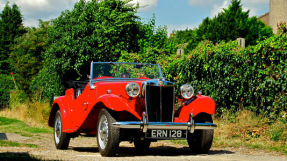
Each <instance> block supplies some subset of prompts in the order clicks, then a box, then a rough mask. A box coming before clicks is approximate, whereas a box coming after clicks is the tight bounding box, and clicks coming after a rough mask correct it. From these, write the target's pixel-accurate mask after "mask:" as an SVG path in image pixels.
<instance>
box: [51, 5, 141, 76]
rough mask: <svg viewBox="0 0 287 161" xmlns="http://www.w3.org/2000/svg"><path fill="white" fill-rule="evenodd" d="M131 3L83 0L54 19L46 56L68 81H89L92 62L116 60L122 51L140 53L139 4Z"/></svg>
mask: <svg viewBox="0 0 287 161" xmlns="http://www.w3.org/2000/svg"><path fill="white" fill-rule="evenodd" d="M129 1H130V0H128V1H122V0H103V1H97V0H93V1H91V2H86V1H85V0H80V1H79V2H78V3H76V4H75V6H74V9H73V10H72V11H69V10H66V11H65V12H62V14H61V15H60V16H59V17H58V18H56V19H54V20H53V22H52V24H53V25H52V26H51V28H50V29H49V33H48V36H49V42H50V43H51V47H50V48H49V50H48V51H47V52H46V57H47V59H49V64H51V65H53V66H55V69H57V72H58V73H59V74H60V75H62V76H63V79H64V80H70V79H73V80H75V79H77V78H80V79H84V78H86V75H85V74H88V71H89V66H90V62H91V61H116V60H117V59H118V58H119V57H120V53H121V51H129V52H131V51H137V50H138V45H137V39H136V38H137V34H138V32H139V31H138V24H139V23H138V21H137V20H138V19H139V17H138V16H136V15H135V13H136V11H137V9H138V5H137V6H130V5H127V3H128V2H129ZM83 73H85V74H84V75H81V74H83Z"/></svg>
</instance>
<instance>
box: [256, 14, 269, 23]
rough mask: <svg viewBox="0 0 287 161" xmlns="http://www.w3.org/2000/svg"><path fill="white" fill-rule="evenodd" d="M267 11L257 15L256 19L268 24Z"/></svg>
mask: <svg viewBox="0 0 287 161" xmlns="http://www.w3.org/2000/svg"><path fill="white" fill-rule="evenodd" d="M269 16H270V14H269V12H267V13H265V14H264V15H261V16H259V17H258V19H260V20H262V21H263V22H264V23H265V24H266V25H269Z"/></svg>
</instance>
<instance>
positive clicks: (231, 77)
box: [164, 35, 287, 117]
mask: <svg viewBox="0 0 287 161" xmlns="http://www.w3.org/2000/svg"><path fill="white" fill-rule="evenodd" d="M286 40H287V38H286V35H282V36H277V35H275V36H272V37H270V38H269V39H266V40H264V41H260V42H259V43H258V45H256V46H249V47H248V48H245V49H242V48H239V47H238V46H237V42H236V41H233V42H229V43H224V42H221V43H219V44H218V45H213V43H212V42H210V41H205V42H202V43H201V44H199V45H198V47H197V48H196V49H195V50H193V51H192V52H191V53H190V55H186V56H184V57H183V58H181V59H178V60H175V61H173V62H172V63H171V64H170V65H169V66H168V67H167V68H166V69H165V70H164V75H165V77H166V78H168V80H170V81H173V82H176V87H177V89H179V87H180V86H181V85H182V84H185V83H190V84H191V85H193V86H194V88H195V91H199V90H200V91H203V93H204V94H205V95H208V96H211V97H212V98H213V99H214V100H215V102H216V105H217V111H218V112H222V110H224V109H230V110H231V111H237V110H238V108H243V107H245V108H247V109H249V110H252V111H254V112H257V113H261V112H264V113H266V114H268V115H269V116H270V117H275V116H276V114H278V113H279V112H280V111H284V110H286V109H287V81H286V80H287V73H286V71H287V65H286V64H287V59H286V58H287V50H286V48H287V43H286Z"/></svg>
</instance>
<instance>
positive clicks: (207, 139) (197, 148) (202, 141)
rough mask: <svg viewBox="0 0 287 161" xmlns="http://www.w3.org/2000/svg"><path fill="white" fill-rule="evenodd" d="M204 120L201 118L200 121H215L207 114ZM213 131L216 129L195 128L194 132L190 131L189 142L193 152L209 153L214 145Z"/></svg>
mask: <svg viewBox="0 0 287 161" xmlns="http://www.w3.org/2000/svg"><path fill="white" fill-rule="evenodd" d="M204 120H205V121H203V120H202V119H201V121H200V122H202V123H212V122H213V121H212V118H211V116H210V115H208V116H206V117H205V118H204ZM213 133H214V130H195V131H194V133H189V134H188V137H187V142H188V145H189V148H190V150H191V152H192V153H194V154H207V153H208V151H209V149H210V148H211V145H212V141H213Z"/></svg>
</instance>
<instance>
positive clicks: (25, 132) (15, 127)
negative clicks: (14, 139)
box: [0, 117, 53, 137]
mask: <svg viewBox="0 0 287 161" xmlns="http://www.w3.org/2000/svg"><path fill="white" fill-rule="evenodd" d="M0 131H1V132H5V133H16V134H20V135H22V136H26V137H32V136H33V134H35V133H52V132H53V130H52V129H51V128H40V127H29V126H28V125H26V124H25V123H24V122H23V121H19V120H17V119H12V118H6V117H0Z"/></svg>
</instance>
